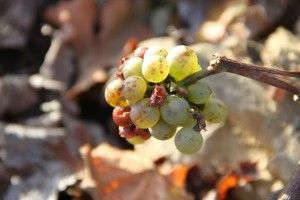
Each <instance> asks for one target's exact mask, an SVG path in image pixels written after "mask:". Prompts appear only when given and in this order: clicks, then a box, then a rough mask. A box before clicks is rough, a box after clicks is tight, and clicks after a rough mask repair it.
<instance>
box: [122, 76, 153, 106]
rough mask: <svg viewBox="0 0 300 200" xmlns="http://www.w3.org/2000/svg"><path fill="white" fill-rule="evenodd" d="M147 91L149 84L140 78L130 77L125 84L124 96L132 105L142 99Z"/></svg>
mask: <svg viewBox="0 0 300 200" xmlns="http://www.w3.org/2000/svg"><path fill="white" fill-rule="evenodd" d="M146 90H147V83H146V82H145V80H144V79H143V78H141V77H139V76H130V77H128V78H126V79H125V81H124V84H123V95H124V97H125V98H126V100H127V101H128V103H129V104H130V105H133V104H135V103H136V102H137V101H139V100H140V99H142V98H143V97H144V95H145V92H146Z"/></svg>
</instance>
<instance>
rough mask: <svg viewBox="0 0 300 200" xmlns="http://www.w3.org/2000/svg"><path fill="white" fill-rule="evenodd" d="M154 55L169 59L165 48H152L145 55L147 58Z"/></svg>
mask: <svg viewBox="0 0 300 200" xmlns="http://www.w3.org/2000/svg"><path fill="white" fill-rule="evenodd" d="M152 55H157V56H161V57H163V58H165V57H167V55H168V51H167V50H166V49H165V48H162V47H159V46H155V47H150V48H148V50H147V51H146V53H145V58H147V57H149V56H152Z"/></svg>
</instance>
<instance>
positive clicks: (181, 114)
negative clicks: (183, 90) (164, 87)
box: [160, 95, 190, 126]
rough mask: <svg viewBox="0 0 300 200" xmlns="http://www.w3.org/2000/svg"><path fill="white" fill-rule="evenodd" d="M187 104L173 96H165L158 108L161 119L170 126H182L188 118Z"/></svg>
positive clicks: (188, 108)
mask: <svg viewBox="0 0 300 200" xmlns="http://www.w3.org/2000/svg"><path fill="white" fill-rule="evenodd" d="M189 110H190V107H189V104H188V102H187V101H186V100H185V99H184V98H180V97H178V96H175V95H170V96H167V98H166V99H165V102H164V104H163V105H162V106H161V107H160V113H161V117H162V118H163V120H164V121H165V122H167V123H168V124H170V125H176V126H179V125H182V124H184V123H185V122H186V120H187V119H188V117H189V113H190V112H189Z"/></svg>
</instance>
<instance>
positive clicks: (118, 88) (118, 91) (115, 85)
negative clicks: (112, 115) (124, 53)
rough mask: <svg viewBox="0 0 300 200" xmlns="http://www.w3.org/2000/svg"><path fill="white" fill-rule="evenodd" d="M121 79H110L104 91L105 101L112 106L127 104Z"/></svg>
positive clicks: (124, 105)
mask: <svg viewBox="0 0 300 200" xmlns="http://www.w3.org/2000/svg"><path fill="white" fill-rule="evenodd" d="M122 89H123V81H122V80H120V79H116V80H113V81H111V82H110V83H109V84H108V85H107V87H106V88H105V91H104V97H105V100H106V102H107V103H108V104H109V105H111V106H112V107H116V106H121V107H126V106H128V102H127V101H126V99H125V98H124V96H123V92H122Z"/></svg>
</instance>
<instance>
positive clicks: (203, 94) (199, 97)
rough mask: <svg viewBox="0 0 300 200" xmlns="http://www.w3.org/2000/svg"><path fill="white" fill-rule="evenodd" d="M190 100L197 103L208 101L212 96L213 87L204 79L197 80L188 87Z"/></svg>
mask: <svg viewBox="0 0 300 200" xmlns="http://www.w3.org/2000/svg"><path fill="white" fill-rule="evenodd" d="M187 91H188V100H189V101H190V102H192V103H195V104H202V103H205V102H206V101H208V100H209V99H210V97H211V94H212V90H211V88H210V87H209V86H208V85H207V84H206V83H204V82H203V81H197V82H196V83H194V84H192V85H189V86H188V87H187Z"/></svg>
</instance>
